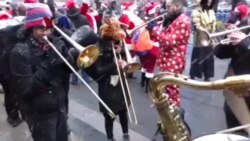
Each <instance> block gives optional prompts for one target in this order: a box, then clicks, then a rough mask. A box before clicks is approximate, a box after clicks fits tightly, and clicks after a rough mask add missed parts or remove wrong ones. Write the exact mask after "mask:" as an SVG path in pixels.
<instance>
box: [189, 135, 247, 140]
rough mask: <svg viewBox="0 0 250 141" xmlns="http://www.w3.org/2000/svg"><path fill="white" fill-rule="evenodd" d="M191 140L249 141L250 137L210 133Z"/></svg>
mask: <svg viewBox="0 0 250 141" xmlns="http://www.w3.org/2000/svg"><path fill="white" fill-rule="evenodd" d="M193 141H250V138H247V137H244V136H240V135H234V134H211V135H205V136H202V137H198V138H196V139H194V140H193Z"/></svg>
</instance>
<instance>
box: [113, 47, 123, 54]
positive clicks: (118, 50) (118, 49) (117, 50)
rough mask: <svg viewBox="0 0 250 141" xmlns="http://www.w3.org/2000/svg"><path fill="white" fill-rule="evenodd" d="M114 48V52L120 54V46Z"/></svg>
mask: <svg viewBox="0 0 250 141" xmlns="http://www.w3.org/2000/svg"><path fill="white" fill-rule="evenodd" d="M114 48H115V52H116V53H117V54H119V53H121V51H122V48H121V46H119V45H115V46H114Z"/></svg>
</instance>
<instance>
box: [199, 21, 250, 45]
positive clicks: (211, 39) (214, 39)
mask: <svg viewBox="0 0 250 141" xmlns="http://www.w3.org/2000/svg"><path fill="white" fill-rule="evenodd" d="M249 28H250V25H247V26H243V27H239V28H235V29H231V30H226V31H222V32H217V33H209V32H208V31H207V30H205V29H203V30H200V31H199V32H200V35H201V44H202V45H203V46H208V45H209V44H210V43H211V44H212V45H213V46H216V45H218V44H227V43H230V42H231V40H230V39H228V38H226V39H222V38H223V37H224V36H225V35H228V34H231V33H233V32H237V31H242V30H245V29H249ZM248 36H249V35H248Z"/></svg>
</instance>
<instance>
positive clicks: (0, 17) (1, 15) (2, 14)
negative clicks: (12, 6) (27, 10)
mask: <svg viewBox="0 0 250 141" xmlns="http://www.w3.org/2000/svg"><path fill="white" fill-rule="evenodd" d="M11 18H12V16H11V14H9V13H8V12H6V11H0V20H10V19H11Z"/></svg>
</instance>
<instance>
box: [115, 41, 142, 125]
mask: <svg viewBox="0 0 250 141" xmlns="http://www.w3.org/2000/svg"><path fill="white" fill-rule="evenodd" d="M124 45H126V43H125V42H124ZM124 50H125V54H126V59H127V62H128V64H127V65H126V66H123V67H122V70H120V68H119V66H118V57H117V55H116V51H115V47H114V45H113V47H112V51H113V54H114V57H115V64H116V68H117V71H118V75H119V80H120V83H121V88H122V93H123V97H124V100H125V105H126V109H127V111H128V117H129V121H130V122H131V123H132V117H131V113H130V110H129V105H128V99H127V96H126V90H125V87H126V88H127V93H128V98H129V100H130V103H131V108H132V112H133V115H134V123H135V124H137V123H138V121H137V116H136V113H135V108H134V104H133V101H132V97H131V93H130V89H129V85H128V80H127V78H126V73H132V72H134V71H137V70H139V69H140V67H141V65H140V64H139V63H135V62H134V61H133V59H132V57H131V55H130V53H129V50H128V48H127V47H126V46H124ZM119 59H120V60H121V59H122V57H121V54H119ZM122 75H123V78H124V81H125V85H124V83H123V79H122Z"/></svg>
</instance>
